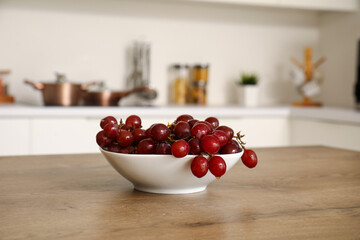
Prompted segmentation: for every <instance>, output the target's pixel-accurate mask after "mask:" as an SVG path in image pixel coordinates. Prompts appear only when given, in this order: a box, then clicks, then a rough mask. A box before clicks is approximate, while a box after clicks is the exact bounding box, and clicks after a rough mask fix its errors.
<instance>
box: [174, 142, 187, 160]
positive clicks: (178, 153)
mask: <svg viewBox="0 0 360 240" xmlns="http://www.w3.org/2000/svg"><path fill="white" fill-rule="evenodd" d="M189 152H190V146H189V144H188V143H187V141H185V140H183V139H180V140H177V141H175V142H174V143H173V144H172V146H171V153H172V155H174V157H177V158H182V157H185V156H186V155H188V154H189Z"/></svg>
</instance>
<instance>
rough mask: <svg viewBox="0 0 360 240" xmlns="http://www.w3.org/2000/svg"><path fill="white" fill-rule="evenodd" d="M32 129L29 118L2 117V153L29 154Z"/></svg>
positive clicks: (0, 130) (0, 135)
mask: <svg viewBox="0 0 360 240" xmlns="http://www.w3.org/2000/svg"><path fill="white" fill-rule="evenodd" d="M30 129H31V127H30V121H29V120H28V119H13V118H4V119H0V155H24V154H28V153H29V152H30Z"/></svg>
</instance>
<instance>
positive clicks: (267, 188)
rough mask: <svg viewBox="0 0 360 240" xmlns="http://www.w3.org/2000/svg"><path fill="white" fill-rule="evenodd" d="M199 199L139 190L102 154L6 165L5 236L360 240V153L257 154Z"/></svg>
mask: <svg viewBox="0 0 360 240" xmlns="http://www.w3.org/2000/svg"><path fill="white" fill-rule="evenodd" d="M256 151H257V153H258V157H259V159H260V163H259V165H258V166H257V167H256V168H255V169H247V168H246V167H244V166H243V165H242V164H241V162H239V163H238V164H237V165H236V166H235V167H234V168H233V169H231V171H230V172H228V173H227V174H226V175H225V176H224V177H222V178H221V179H220V180H219V181H216V182H214V183H212V184H211V185H210V186H209V187H208V189H207V190H206V191H204V192H202V193H195V194H187V195H157V194H149V193H142V192H137V191H134V190H133V189H132V185H131V184H130V183H129V182H128V181H126V180H125V179H124V178H122V177H121V176H120V175H119V174H117V173H116V172H115V170H113V169H112V168H111V167H110V165H109V164H108V163H107V162H106V160H105V159H104V158H103V157H102V156H101V155H100V154H83V155H53V156H26V157H1V158H0V239H6V240H9V239H37V240H38V239H87V240H89V239H360V153H359V152H353V151H345V150H340V149H334V148H325V147H296V148H268V149H266V148H263V149H256Z"/></svg>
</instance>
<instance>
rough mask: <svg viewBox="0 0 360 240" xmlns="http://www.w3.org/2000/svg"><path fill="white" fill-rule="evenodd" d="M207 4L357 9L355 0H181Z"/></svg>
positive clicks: (333, 9) (329, 9)
mask: <svg viewBox="0 0 360 240" xmlns="http://www.w3.org/2000/svg"><path fill="white" fill-rule="evenodd" d="M183 1H187V2H199V3H204V4H205V3H207V4H210V3H212V4H233V5H247V6H258V7H277V8H287V9H306V10H314V11H339V12H353V11H357V9H358V1H357V0H343V1H339V0H183Z"/></svg>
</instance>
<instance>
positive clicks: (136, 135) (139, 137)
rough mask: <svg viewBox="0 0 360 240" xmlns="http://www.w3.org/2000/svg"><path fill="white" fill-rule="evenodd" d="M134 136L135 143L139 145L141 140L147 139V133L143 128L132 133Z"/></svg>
mask: <svg viewBox="0 0 360 240" xmlns="http://www.w3.org/2000/svg"><path fill="white" fill-rule="evenodd" d="M132 134H133V136H134V143H138V142H140V141H141V140H143V139H145V138H147V137H148V136H147V135H146V132H145V130H144V129H142V128H136V129H134V130H133V131H132Z"/></svg>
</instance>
